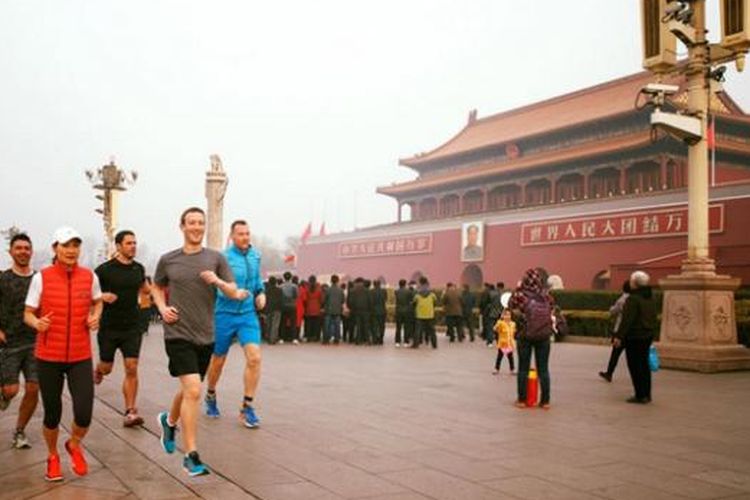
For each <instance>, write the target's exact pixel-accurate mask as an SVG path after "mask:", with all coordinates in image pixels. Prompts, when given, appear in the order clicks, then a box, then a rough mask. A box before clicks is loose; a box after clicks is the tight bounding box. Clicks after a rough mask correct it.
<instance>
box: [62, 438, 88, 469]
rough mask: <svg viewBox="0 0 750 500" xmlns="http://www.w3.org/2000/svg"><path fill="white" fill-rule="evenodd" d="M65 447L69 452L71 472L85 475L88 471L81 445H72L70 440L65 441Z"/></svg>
mask: <svg viewBox="0 0 750 500" xmlns="http://www.w3.org/2000/svg"><path fill="white" fill-rule="evenodd" d="M65 449H66V450H67V451H68V454H70V466H71V468H72V469H73V472H74V473H75V474H76V475H77V476H85V475H86V474H87V473H88V471H89V466H88V464H87V463H86V457H85V456H83V448H82V447H81V445H78V446H76V447H73V446H71V445H70V440H67V441H65Z"/></svg>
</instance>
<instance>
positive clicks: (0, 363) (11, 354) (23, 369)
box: [0, 344, 39, 385]
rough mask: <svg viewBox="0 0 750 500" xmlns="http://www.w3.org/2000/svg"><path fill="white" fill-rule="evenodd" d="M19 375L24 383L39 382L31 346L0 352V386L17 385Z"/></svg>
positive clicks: (10, 348) (6, 349) (32, 346)
mask: <svg viewBox="0 0 750 500" xmlns="http://www.w3.org/2000/svg"><path fill="white" fill-rule="evenodd" d="M21 373H23V378H24V380H25V381H26V382H38V381H39V375H38V373H37V362H36V357H35V356H34V345H33V344H32V345H29V346H24V347H6V348H4V349H1V350H0V385H16V384H18V382H19V378H18V376H19V374H21Z"/></svg>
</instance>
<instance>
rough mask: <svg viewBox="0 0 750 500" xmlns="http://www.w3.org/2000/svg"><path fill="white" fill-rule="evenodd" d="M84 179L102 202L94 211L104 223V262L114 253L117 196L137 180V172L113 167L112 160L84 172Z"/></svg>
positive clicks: (113, 162)
mask: <svg viewBox="0 0 750 500" xmlns="http://www.w3.org/2000/svg"><path fill="white" fill-rule="evenodd" d="M86 178H87V179H88V181H89V182H90V183H91V185H92V186H93V188H94V189H96V190H98V191H101V194H97V195H96V199H97V200H99V201H101V202H102V206H101V207H100V208H97V209H95V210H94V211H95V212H96V213H98V214H100V215H101V216H102V221H103V223H104V255H103V258H104V260H106V259H108V258H110V257H112V255H114V253H115V230H116V229H117V223H118V205H117V194H118V192H121V191H126V190H127V188H126V187H125V186H126V184H127V185H130V186H132V185H133V184H135V181H136V180H137V179H138V172H136V171H135V170H131V171H130V172H126V171H124V170H121V169H119V168H118V167H117V165H115V160H114V158H110V160H109V163H108V164H107V165H104V166H103V167H100V168H98V169H96V170H86Z"/></svg>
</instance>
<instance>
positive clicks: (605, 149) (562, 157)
mask: <svg viewBox="0 0 750 500" xmlns="http://www.w3.org/2000/svg"><path fill="white" fill-rule="evenodd" d="M650 143H651V134H650V131H648V130H647V131H643V132H638V133H635V134H630V135H627V136H623V137H618V138H616V139H612V140H608V141H600V142H596V143H593V144H585V145H581V146H578V147H573V148H570V149H566V150H564V151H546V152H543V153H539V154H536V155H532V156H527V157H522V158H519V159H517V160H512V161H506V162H496V163H490V164H487V165H480V166H476V167H473V168H469V169H466V170H463V171H460V172H450V173H447V174H442V175H436V176H434V177H429V178H427V179H417V180H414V181H411V182H405V183H402V184H398V185H395V186H383V187H379V188H377V192H378V193H380V194H384V195H387V196H392V197H403V196H407V195H409V194H412V193H415V192H418V191H424V190H427V189H436V188H445V187H447V186H451V185H453V184H458V183H465V182H469V181H475V182H476V181H481V180H482V179H484V178H488V177H493V176H495V175H497V174H504V173H513V172H518V171H521V170H535V169H538V168H543V167H548V166H550V165H554V164H556V163H562V162H566V161H572V160H577V159H586V158H592V157H596V156H600V155H603V154H607V153H611V152H615V151H627V150H632V149H635V148H638V147H643V146H648V145H649V144H650ZM717 146H718V149H720V150H722V151H731V152H734V153H744V154H748V155H750V145H748V144H745V143H742V142H735V141H727V140H722V139H719V140H718V141H717Z"/></svg>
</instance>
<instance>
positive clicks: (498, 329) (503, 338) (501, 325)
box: [492, 309, 516, 375]
mask: <svg viewBox="0 0 750 500" xmlns="http://www.w3.org/2000/svg"><path fill="white" fill-rule="evenodd" d="M494 330H495V336H496V338H497V359H496V360H495V371H494V372H492V374H493V375H497V374H498V373H500V363H501V362H502V360H503V356H508V363H509V364H510V373H511V374H514V373H516V371H515V367H514V366H513V351H514V350H515V349H516V323H515V322H514V321H513V320H512V319H511V314H510V309H505V310H504V311H503V314H502V316H500V319H499V320H497V323H495V328H494Z"/></svg>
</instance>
